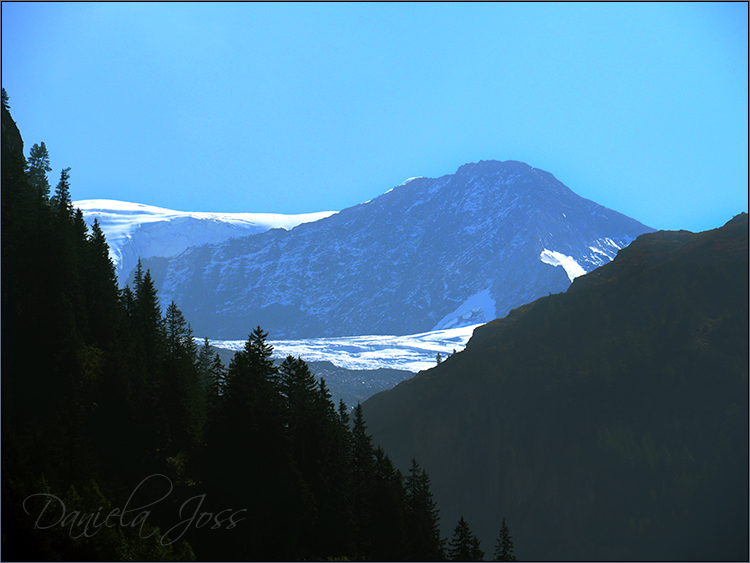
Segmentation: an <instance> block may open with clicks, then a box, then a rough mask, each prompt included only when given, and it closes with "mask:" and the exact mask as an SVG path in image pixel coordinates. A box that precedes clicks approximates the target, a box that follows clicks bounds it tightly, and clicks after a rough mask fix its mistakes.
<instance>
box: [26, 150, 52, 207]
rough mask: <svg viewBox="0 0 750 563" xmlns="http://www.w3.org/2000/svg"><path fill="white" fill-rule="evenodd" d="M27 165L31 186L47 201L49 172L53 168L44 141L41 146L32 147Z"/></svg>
mask: <svg viewBox="0 0 750 563" xmlns="http://www.w3.org/2000/svg"><path fill="white" fill-rule="evenodd" d="M26 163H27V165H28V173H29V180H30V181H31V184H32V185H33V186H34V187H36V189H37V190H39V194H40V195H41V196H42V198H44V199H45V200H46V199H47V198H48V197H49V191H50V185H49V180H48V179H47V172H51V171H52V167H51V166H50V165H49V153H48V152H47V147H46V145H45V144H44V141H42V143H41V144H40V145H37V144H34V146H32V147H31V151H30V152H29V158H28V160H27V161H26Z"/></svg>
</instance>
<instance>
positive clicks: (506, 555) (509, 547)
mask: <svg viewBox="0 0 750 563" xmlns="http://www.w3.org/2000/svg"><path fill="white" fill-rule="evenodd" d="M495 561H516V556H515V555H513V539H512V538H511V537H510V532H509V531H508V526H507V524H506V523H505V518H503V525H502V526H501V527H500V534H499V535H498V537H497V545H496V546H495Z"/></svg>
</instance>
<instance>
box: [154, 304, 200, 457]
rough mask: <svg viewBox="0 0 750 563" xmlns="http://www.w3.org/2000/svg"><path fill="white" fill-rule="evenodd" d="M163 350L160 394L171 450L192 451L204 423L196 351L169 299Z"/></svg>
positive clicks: (178, 313)
mask: <svg viewBox="0 0 750 563" xmlns="http://www.w3.org/2000/svg"><path fill="white" fill-rule="evenodd" d="M165 325H166V343H167V354H166V359H165V366H164V383H165V384H164V387H163V393H162V397H161V404H162V408H163V409H164V410H165V414H166V417H167V425H168V428H169V435H170V437H171V439H172V440H173V448H172V452H173V453H174V454H177V453H179V452H184V453H187V454H192V453H193V451H194V449H195V448H196V447H197V445H198V444H199V442H200V440H201V437H202V432H203V425H204V423H205V401H204V395H203V390H202V387H201V381H200V375H199V373H198V369H197V365H196V364H197V356H198V351H197V347H196V345H195V341H194V340H193V333H192V330H191V329H190V325H188V323H187V321H186V320H185V317H184V315H183V314H182V311H180V309H179V308H178V307H177V304H176V303H175V302H174V301H172V302H171V303H170V304H169V307H167V312H166V316H165Z"/></svg>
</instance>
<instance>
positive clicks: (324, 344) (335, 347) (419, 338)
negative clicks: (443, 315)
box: [196, 325, 479, 372]
mask: <svg viewBox="0 0 750 563" xmlns="http://www.w3.org/2000/svg"><path fill="white" fill-rule="evenodd" d="M477 326H479V325H472V326H466V327H461V328H454V329H449V330H438V331H431V332H423V333H421V334H413V335H409V336H382V335H373V336H346V337H339V338H314V339H309V340H271V341H269V342H268V343H269V344H270V345H271V346H273V348H274V357H277V358H285V357H286V356H287V355H289V354H291V355H293V356H300V357H301V358H302V359H303V360H305V361H309V362H320V361H329V362H331V363H333V364H334V365H337V366H339V367H342V368H346V369H378V368H392V369H402V370H407V371H413V372H417V371H421V370H425V369H429V368H431V367H434V366H435V365H436V356H437V354H438V353H440V355H441V356H442V357H443V358H446V357H448V356H449V355H450V354H452V353H453V351H454V350H456V351H457V352H459V351H461V350H463V349H464V348H465V347H466V343H467V342H468V341H469V338H471V335H472V333H473V332H474V329H475V328H476V327H477ZM196 341H197V342H198V343H199V344H200V343H201V342H202V341H203V339H196ZM209 343H210V344H211V345H212V346H216V347H217V348H225V349H227V350H234V351H237V350H241V349H242V348H243V347H244V345H245V341H244V340H209Z"/></svg>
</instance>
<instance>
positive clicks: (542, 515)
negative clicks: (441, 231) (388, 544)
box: [364, 213, 748, 561]
mask: <svg viewBox="0 0 750 563" xmlns="http://www.w3.org/2000/svg"><path fill="white" fill-rule="evenodd" d="M364 408H365V415H366V418H367V421H368V423H369V428H370V430H371V432H372V434H373V439H374V442H375V443H379V444H381V445H382V446H383V447H384V448H386V449H387V451H388V452H390V453H391V455H392V456H393V459H394V462H396V463H397V465H398V466H400V467H402V468H403V467H406V466H407V465H408V462H409V460H410V459H411V458H412V457H416V458H418V459H419V460H421V462H422V463H423V465H424V466H425V467H426V469H427V470H428V471H429V473H430V475H431V476H432V479H433V483H434V491H435V498H436V500H437V501H438V505H439V507H440V508H441V515H442V521H443V526H444V530H443V533H444V534H447V533H448V532H449V526H451V525H452V524H453V523H454V522H456V521H457V520H458V517H459V516H460V514H459V511H461V513H462V514H463V515H464V516H465V517H466V519H467V521H469V522H471V524H472V529H473V530H474V531H475V532H476V533H477V535H478V536H479V538H480V539H481V540H482V542H483V543H482V547H483V548H484V549H485V550H491V549H492V548H493V547H494V541H495V538H496V537H497V532H498V529H499V526H500V522H501V520H502V518H506V520H507V522H508V525H509V527H510V530H511V533H512V534H513V537H514V540H515V545H516V554H517V556H518V557H519V558H521V559H531V560H549V559H556V560H592V559H593V560H745V561H746V560H747V559H748V218H747V214H746V213H743V214H741V215H738V216H737V217H735V218H734V219H732V220H731V221H729V222H728V223H727V224H726V225H725V226H724V227H722V228H720V229H716V230H712V231H707V232H703V233H697V234H695V233H690V232H686V231H679V232H656V233H651V234H645V235H642V236H640V237H639V238H638V239H637V240H636V241H634V242H633V243H632V244H631V245H630V246H629V247H627V248H626V249H624V250H622V251H620V252H619V254H618V256H617V258H616V259H615V260H614V261H613V262H611V263H610V264H607V265H605V266H602V267H601V268H599V269H597V270H596V271H594V272H592V273H591V274H588V275H586V276H583V277H581V278H578V279H576V280H575V282H574V283H573V284H572V286H571V287H570V288H569V289H568V291H567V292H566V293H564V294H558V295H552V296H549V297H545V298H541V299H539V300H537V301H535V302H533V303H530V304H528V305H525V306H523V307H520V308H518V309H516V310H514V311H512V312H511V313H510V314H509V315H508V316H507V317H505V318H503V319H500V320H496V321H493V322H491V323H489V324H487V325H484V326H483V327H480V328H479V329H477V330H476V331H475V333H474V337H473V338H472V340H471V341H470V342H469V345H468V346H467V349H466V350H465V351H464V352H461V353H459V354H455V355H454V356H452V357H451V358H449V359H448V360H447V361H445V362H443V363H442V364H441V365H439V366H437V367H436V368H434V369H431V370H429V371H427V372H421V373H420V374H418V375H417V376H416V377H414V378H413V379H411V380H408V381H406V382H404V383H401V384H400V385H398V386H397V387H395V388H394V389H392V390H390V391H386V392H383V393H380V394H378V395H375V396H374V397H372V398H370V399H369V400H368V401H367V402H366V403H365V404H364Z"/></svg>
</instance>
